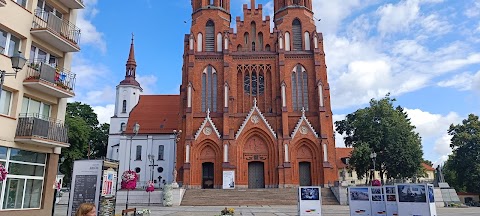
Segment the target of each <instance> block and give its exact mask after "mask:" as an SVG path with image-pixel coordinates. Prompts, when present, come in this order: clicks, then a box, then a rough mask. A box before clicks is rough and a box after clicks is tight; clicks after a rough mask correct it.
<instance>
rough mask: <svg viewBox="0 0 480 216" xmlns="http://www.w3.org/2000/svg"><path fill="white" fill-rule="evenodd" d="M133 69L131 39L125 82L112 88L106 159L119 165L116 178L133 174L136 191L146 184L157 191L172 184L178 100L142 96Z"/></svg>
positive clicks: (134, 68) (176, 98)
mask: <svg viewBox="0 0 480 216" xmlns="http://www.w3.org/2000/svg"><path fill="white" fill-rule="evenodd" d="M136 67H137V64H136V62H135V52H134V43H133V38H132V43H131V45H130V53H129V56H128V60H127V64H126V74H125V79H124V80H123V81H121V82H120V84H119V85H118V86H117V88H116V98H115V112H114V115H113V117H111V119H110V131H109V136H108V149H107V155H106V157H107V158H109V159H113V160H118V161H119V163H120V168H119V175H121V174H122V173H123V172H124V171H126V170H133V171H135V172H136V173H137V174H138V177H139V178H138V182H137V188H144V187H145V186H146V184H147V182H148V181H154V183H155V187H157V188H158V187H159V186H161V185H163V184H165V183H166V184H170V183H172V182H173V180H174V179H173V175H174V174H173V170H174V169H173V168H174V166H175V163H174V161H175V150H176V148H175V146H176V140H177V139H176V137H177V136H178V135H179V133H181V131H180V130H178V128H177V127H178V125H179V124H178V123H179V121H180V119H179V110H180V96H179V95H142V92H143V89H142V87H141V86H140V83H138V82H137V80H135V76H136ZM135 124H138V125H139V126H140V127H139V130H138V133H137V134H135V133H134V132H133V131H134V130H133V128H134V125H135ZM118 183H119V184H120V181H118ZM118 187H119V188H120V185H118Z"/></svg>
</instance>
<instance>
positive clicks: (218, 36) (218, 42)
mask: <svg viewBox="0 0 480 216" xmlns="http://www.w3.org/2000/svg"><path fill="white" fill-rule="evenodd" d="M222 48H223V47H222V34H221V33H218V34H217V52H222Z"/></svg>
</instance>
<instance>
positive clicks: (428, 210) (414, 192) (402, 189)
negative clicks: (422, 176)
mask: <svg viewBox="0 0 480 216" xmlns="http://www.w3.org/2000/svg"><path fill="white" fill-rule="evenodd" d="M395 187H396V188H397V203H398V214H399V215H422V216H427V215H428V216H436V215H437V209H436V206H435V197H434V194H433V185H432V184H395Z"/></svg>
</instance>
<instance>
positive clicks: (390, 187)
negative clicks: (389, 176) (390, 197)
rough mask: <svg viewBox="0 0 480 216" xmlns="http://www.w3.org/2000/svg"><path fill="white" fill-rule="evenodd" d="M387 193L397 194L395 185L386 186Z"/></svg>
mask: <svg viewBox="0 0 480 216" xmlns="http://www.w3.org/2000/svg"><path fill="white" fill-rule="evenodd" d="M385 193H386V194H396V193H395V186H386V187H385Z"/></svg>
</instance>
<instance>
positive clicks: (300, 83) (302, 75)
mask: <svg viewBox="0 0 480 216" xmlns="http://www.w3.org/2000/svg"><path fill="white" fill-rule="evenodd" d="M292 105H293V110H295V111H300V110H302V108H305V110H306V111H308V75H307V71H305V68H303V67H302V66H301V65H297V66H296V67H295V69H294V71H292Z"/></svg>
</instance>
